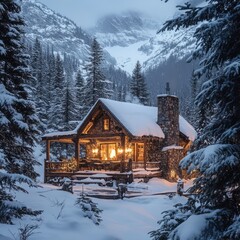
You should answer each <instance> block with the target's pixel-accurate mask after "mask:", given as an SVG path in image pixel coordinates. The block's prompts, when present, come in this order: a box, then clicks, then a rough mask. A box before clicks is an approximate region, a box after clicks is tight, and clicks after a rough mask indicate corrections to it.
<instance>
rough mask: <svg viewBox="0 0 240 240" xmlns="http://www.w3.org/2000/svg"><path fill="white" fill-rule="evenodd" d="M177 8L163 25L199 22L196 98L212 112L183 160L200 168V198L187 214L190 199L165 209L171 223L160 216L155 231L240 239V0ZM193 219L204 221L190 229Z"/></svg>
mask: <svg viewBox="0 0 240 240" xmlns="http://www.w3.org/2000/svg"><path fill="white" fill-rule="evenodd" d="M179 8H180V10H182V11H184V13H183V14H181V15H180V16H178V17H177V18H176V19H173V20H170V21H167V22H166V23H165V26H164V27H163V29H162V31H163V30H171V29H174V28H177V29H178V28H180V27H188V26H192V25H197V24H198V27H197V28H196V31H195V35H194V36H195V37H196V39H197V50H196V51H195V52H194V54H193V58H201V62H200V68H199V70H198V73H199V76H203V75H205V76H207V79H206V81H204V83H203V85H202V87H201V91H200V93H199V94H198V96H197V98H196V102H197V104H198V107H199V108H201V109H202V110H203V111H204V108H205V106H208V107H209V108H211V111H212V116H211V117H210V118H209V119H208V123H207V125H205V127H204V129H203V132H202V134H201V135H200V136H199V137H198V140H199V141H200V142H201V143H202V144H199V145H198V149H197V150H196V151H194V152H192V153H191V154H190V155H188V156H187V157H186V158H185V159H183V160H182V161H181V163H180V166H181V167H182V168H186V169H187V170H188V172H189V173H190V172H191V171H193V170H196V171H198V173H199V175H198V176H197V178H196V180H195V181H194V185H193V187H192V188H191V190H190V192H191V193H197V195H196V201H197V202H198V204H196V202H195V203H194V204H195V206H196V208H193V209H192V210H190V212H189V214H188V216H186V213H187V212H186V211H187V209H190V208H189V203H187V204H186V206H185V207H183V208H181V209H178V210H177V211H176V212H175V213H173V214H169V213H168V214H167V215H168V217H165V216H167V215H165V216H164V218H163V219H165V220H166V221H167V224H166V222H165V223H164V221H160V229H158V230H157V231H156V232H152V237H153V239H171V240H176V239H178V240H181V239H183V237H182V235H181V233H183V232H184V233H186V234H188V235H186V234H185V235H184V237H185V238H184V239H231V240H233V239H240V231H239V223H240V220H239V219H240V207H239V206H240V184H239V183H240V174H239V169H240V117H239V116H240V115H239V113H240V104H239V102H240V81H239V79H240V41H238V40H237V36H238V35H239V29H240V4H239V1H236V0H233V1H228V0H206V4H205V5H203V6H198V7H194V6H192V5H191V4H190V3H186V4H185V5H184V6H180V7H179ZM184 209H185V210H184ZM193 221H195V222H198V223H201V224H200V225H199V226H198V227H197V228H196V229H195V230H196V231H191V232H189V231H188V230H189V229H186V228H188V226H189V224H192V223H193ZM172 222H175V223H176V222H177V224H171V223H172ZM188 223H189V224H188ZM169 226H170V228H171V229H167V227H169ZM192 230H193V229H192ZM166 231H168V232H167V233H166ZM190 233H191V235H190Z"/></svg>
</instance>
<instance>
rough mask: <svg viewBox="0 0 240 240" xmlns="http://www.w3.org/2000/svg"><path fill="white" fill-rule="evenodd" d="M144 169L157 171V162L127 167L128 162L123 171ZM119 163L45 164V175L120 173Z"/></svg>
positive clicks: (47, 162)
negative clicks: (83, 171) (77, 172)
mask: <svg viewBox="0 0 240 240" xmlns="http://www.w3.org/2000/svg"><path fill="white" fill-rule="evenodd" d="M145 166H146V169H149V170H150V169H159V162H147V163H146V164H144V162H132V163H131V165H129V161H128V160H126V161H125V162H124V169H125V170H126V171H130V170H131V169H136V168H144V167H145ZM120 169H121V162H120V161H100V160H80V162H79V165H78V166H77V164H76V162H75V161H74V160H69V161H62V162H52V161H46V162H45V171H46V172H47V173H54V172H60V173H64V172H76V171H79V170H106V171H120Z"/></svg>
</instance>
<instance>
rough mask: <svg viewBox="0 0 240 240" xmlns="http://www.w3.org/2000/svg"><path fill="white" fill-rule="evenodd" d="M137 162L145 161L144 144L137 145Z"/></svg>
mask: <svg viewBox="0 0 240 240" xmlns="http://www.w3.org/2000/svg"><path fill="white" fill-rule="evenodd" d="M136 150H137V161H143V160H144V144H143V143H137V149H136Z"/></svg>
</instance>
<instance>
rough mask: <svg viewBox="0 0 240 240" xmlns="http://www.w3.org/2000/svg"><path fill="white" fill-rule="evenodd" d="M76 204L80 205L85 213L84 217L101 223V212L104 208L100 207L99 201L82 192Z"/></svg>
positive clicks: (95, 222) (97, 223)
mask: <svg viewBox="0 0 240 240" xmlns="http://www.w3.org/2000/svg"><path fill="white" fill-rule="evenodd" d="M76 205H79V206H80V207H81V209H82V211H83V213H84V217H88V218H89V219H91V220H92V221H93V222H94V224H96V225H99V224H100V222H101V221H102V218H101V215H100V214H101V212H102V210H101V209H99V208H98V206H97V203H94V202H93V201H92V200H91V198H89V197H87V196H86V195H85V194H83V193H82V194H81V195H80V197H79V198H78V199H77V201H76Z"/></svg>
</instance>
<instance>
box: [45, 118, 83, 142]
mask: <svg viewBox="0 0 240 240" xmlns="http://www.w3.org/2000/svg"><path fill="white" fill-rule="evenodd" d="M81 125H82V121H78V125H77V127H76V128H75V129H74V130H72V131H62V132H51V133H46V134H44V135H43V136H42V137H43V138H51V137H61V136H71V135H74V134H77V131H78V129H79V127H80V126H81Z"/></svg>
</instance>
